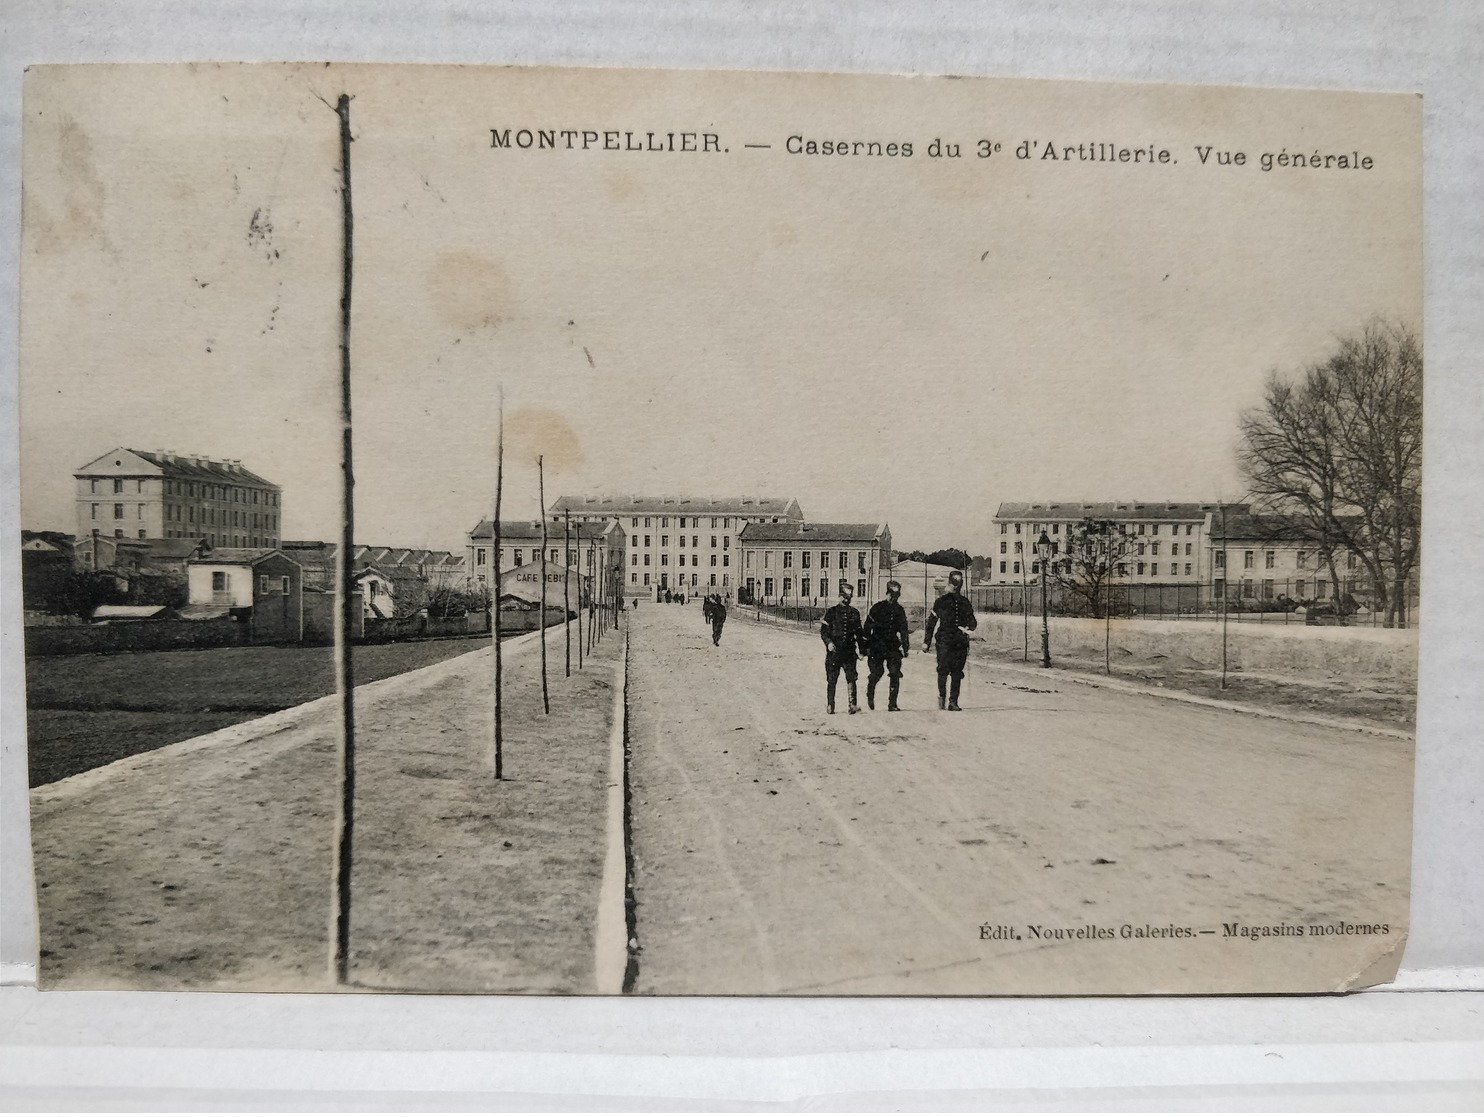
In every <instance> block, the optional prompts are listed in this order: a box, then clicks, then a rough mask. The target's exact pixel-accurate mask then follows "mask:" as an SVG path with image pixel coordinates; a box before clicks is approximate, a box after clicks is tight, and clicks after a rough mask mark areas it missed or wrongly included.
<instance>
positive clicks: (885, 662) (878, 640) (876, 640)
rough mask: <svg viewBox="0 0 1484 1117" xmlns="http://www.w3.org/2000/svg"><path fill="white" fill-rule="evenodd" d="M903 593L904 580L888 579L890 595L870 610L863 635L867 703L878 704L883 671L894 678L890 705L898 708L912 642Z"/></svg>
mask: <svg viewBox="0 0 1484 1117" xmlns="http://www.w3.org/2000/svg"><path fill="white" fill-rule="evenodd" d="M901 596H902V583H901V582H895V581H893V582H887V583H886V597H885V598H883V599H882V600H881V601H878V602H876V604H875V605H872V606H871V611H870V612H869V613H867V614H866V625H865V628H864V630H863V633H862V638H863V641H864V643H865V646H866V664H867V666H868V667H869V668H870V674H869V675H868V676H867V677H866V705H867V706H869V707H871V709H873V710H874V709H875V708H876V684H877V683H879V682H880V681H881V676H882V675H883V674H885V675H887V676H888V678H889V679H890V682H889V683H888V685H887V692H886V708H887V710H891V711H894V710H897V709H900V707H899V706H898V705H897V694H898V693H899V692H900V690H901V687H902V659H903V658H904V657H905V656H906V655H907V652H908V650H909V649H910V648H911V646H912V639H911V636H910V635H909V634H908V629H907V610H905V609H903V608H902V607H901V605H899V604H898V603H897V602H898V599H899V598H900V597H901Z"/></svg>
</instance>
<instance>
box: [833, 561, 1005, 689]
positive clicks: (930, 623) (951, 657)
mask: <svg viewBox="0 0 1484 1117" xmlns="http://www.w3.org/2000/svg"><path fill="white" fill-rule="evenodd" d="M963 584H964V576H963V574H962V573H960V572H959V571H957V570H955V571H952V572H951V573H950V574H949V575H948V589H947V592H945V593H944V594H942V595H941V596H940V597H939V598H938V600H937V601H935V602H934V603H933V609H932V612H931V613H929V614H928V618H927V628H926V630H925V632H924V636H923V649H922V650H923V651H924V652H926V651H928V650H930V649H931V648H932V647H933V638H934V636H935V635H936V637H937V650H938V709H940V710H942V709H948V710H957V709H959V704H958V697H959V688H960V686H962V684H963V680H964V665H965V664H966V663H967V662H968V658H969V631H970V630H973V629H975V628H978V627H979V619H978V618H977V617H975V616H974V607H973V606H972V605H970V604H969V599H968V598H966V597H965V596H964V595H963V594H962V593H961V592H960V590H962V588H963ZM852 596H853V595H852V593H851V589H850V585H849V583H847V582H842V583H840V602H839V604H838V605H832V606H830V608H829V609H827V610H826V611H825V614H824V617H823V619H822V620H821V621H820V625H819V638H820V639H821V640H823V641H824V647H825V657H824V675H825V681H826V690H825V701H826V704H827V708H828V710H829V712H830V713H832V714H833V713H834V712H835V689H836V685H837V684H838V682H839V679H840V676H841V675H842V674H843V675H844V676H845V681H846V683H848V684H849V686H850V707H849V710H850V712H851V713H852V714H855V713H859V712H860V705H859V704H858V703H857V702H856V690H855V686H856V654H857V652H859V653H860V654H861V655H864V656H865V657H866V663H867V665H868V666H869V669H870V674H869V675H868V676H867V679H866V705H868V706H870V707H871V709H873V710H874V709H875V708H876V684H877V683H878V682H880V681H881V676H882V675H883V674H885V675H887V677H888V678H889V679H890V685H889V688H888V690H887V699H886V708H887V709H888V710H892V711H895V710H898V709H900V707H899V706H898V705H897V695H898V693H899V691H900V689H901V685H902V659H903V657H905V656H906V655H907V652H908V650H909V649H910V647H911V643H912V642H911V637H910V634H909V632H908V629H907V611H906V610H905V609H903V608H902V606H901V605H900V604H899V599H900V598H901V596H902V584H901V583H900V582H896V581H891V582H887V583H886V597H885V598H884V599H883V600H881V601H878V602H876V604H875V605H872V606H871V611H870V612H869V613H868V614H867V615H866V620H865V623H864V624H862V623H861V615H860V613H859V612H857V611H856V608H855V606H853V605H852V604H851V603H850V602H851V598H852Z"/></svg>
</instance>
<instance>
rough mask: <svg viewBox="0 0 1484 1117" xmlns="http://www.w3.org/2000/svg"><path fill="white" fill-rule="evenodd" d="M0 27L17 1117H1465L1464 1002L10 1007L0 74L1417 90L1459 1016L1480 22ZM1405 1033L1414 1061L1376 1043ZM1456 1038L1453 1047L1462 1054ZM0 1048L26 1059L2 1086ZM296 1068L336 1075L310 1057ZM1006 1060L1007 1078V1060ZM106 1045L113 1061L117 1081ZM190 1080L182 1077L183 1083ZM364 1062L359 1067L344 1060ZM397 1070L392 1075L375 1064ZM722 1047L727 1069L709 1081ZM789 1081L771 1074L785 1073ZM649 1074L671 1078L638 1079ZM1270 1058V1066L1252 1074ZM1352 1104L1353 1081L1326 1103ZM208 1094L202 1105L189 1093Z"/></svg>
mask: <svg viewBox="0 0 1484 1117" xmlns="http://www.w3.org/2000/svg"><path fill="white" fill-rule="evenodd" d="M0 24H3V34H0V82H3V92H0V113H3V117H0V171H3V175H4V181H3V184H0V292H3V310H0V369H3V373H0V411H3V412H4V417H3V423H4V426H3V428H0V429H3V437H0V491H3V498H0V499H3V504H0V521H3V528H4V531H5V538H7V539H9V540H10V541H11V544H10V545H9V546H8V547H6V548H5V549H4V551H3V555H4V580H3V583H0V624H3V632H4V643H3V649H0V684H3V706H0V726H3V756H0V797H3V802H0V824H3V830H0V838H3V844H0V854H3V863H0V900H3V907H0V962H3V964H4V969H3V975H4V979H5V981H6V982H7V983H8V984H10V985H11V986H12V987H11V988H7V989H5V990H3V993H0V996H3V1001H4V1014H3V1019H0V1043H4V1044H5V1045H6V1046H7V1047H9V1048H11V1050H10V1052H9V1053H8V1054H7V1057H6V1059H5V1060H4V1062H5V1064H6V1065H7V1067H8V1068H10V1069H8V1070H6V1071H5V1072H3V1073H4V1079H5V1085H6V1090H7V1097H8V1098H9V1099H10V1101H11V1102H12V1103H22V1102H24V1101H25V1100H27V1099H32V1102H33V1104H39V1103H40V1101H41V1099H51V1100H59V1101H70V1102H71V1104H74V1105H90V1104H97V1101H98V1099H99V1098H100V1097H110V1098H114V1099H115V1100H117V1099H118V1098H119V1097H122V1096H125V1095H120V1094H119V1093H118V1091H119V1090H121V1089H124V1088H125V1087H126V1086H131V1084H133V1085H132V1088H133V1089H135V1090H136V1091H138V1092H134V1093H130V1094H128V1095H127V1096H128V1097H129V1098H130V1099H132V1101H134V1102H139V1103H141V1104H155V1105H175V1104H193V1105H196V1106H201V1105H213V1106H215V1105H220V1104H233V1103H235V1104H253V1103H255V1101H259V1100H265V1101H267V1102H268V1104H274V1103H275V1101H274V1099H276V1104H287V1105H297V1106H304V1105H312V1104H322V1103H325V1102H327V1101H329V1100H330V1097H331V1095H326V1094H324V1093H322V1092H321V1091H324V1090H326V1089H329V1090H333V1091H339V1092H340V1093H337V1094H335V1095H333V1096H335V1097H342V1098H345V1099H347V1100H348V1101H349V1103H350V1104H360V1105H365V1106H375V1105H379V1104H386V1101H385V1099H387V1098H400V1099H401V1102H400V1104H404V1105H406V1104H415V1102H414V1101H413V1100H412V1099H410V1098H409V1097H408V1096H407V1095H405V1094H402V1093H400V1091H403V1090H408V1089H422V1090H436V1091H440V1093H438V1094H437V1095H436V1096H435V1097H432V1098H428V1099H425V1102H424V1104H427V1105H437V1106H440V1107H449V1106H459V1105H462V1104H474V1103H477V1104H483V1105H491V1104H495V1105H504V1106H510V1105H523V1106H527V1107H529V1106H545V1105H552V1104H561V1103H562V1099H563V1098H566V1099H567V1104H601V1103H602V1102H604V1101H605V1100H606V1102H607V1104H609V1105H613V1106H629V1105H634V1104H638V1101H637V1099H640V1098H643V1097H646V1096H647V1097H652V1098H671V1099H679V1100H682V1101H683V1100H684V1099H690V1100H691V1101H692V1102H693V1103H694V1104H701V1105H718V1104H738V1103H743V1104H745V1103H746V1101H748V1100H751V1101H752V1102H753V1103H754V1104H760V1105H770V1106H771V1105H780V1104H787V1103H788V1101H789V1100H790V1099H793V1100H794V1101H795V1103H799V1102H802V1101H803V1100H804V1099H806V1098H813V1099H815V1101H814V1104H828V1105H839V1104H850V1103H852V1102H853V1103H854V1104H857V1105H879V1104H892V1105H907V1106H911V1105H923V1104H931V1105H934V1106H937V1107H953V1108H956V1107H959V1106H960V1105H980V1106H983V1105H998V1104H1008V1105H1015V1104H1021V1105H1042V1104H1050V1105H1056V1104H1060V1105H1063V1106H1065V1105H1087V1104H1105V1105H1120V1104H1126V1103H1127V1102H1128V1101H1129V1100H1130V1099H1131V1098H1141V1099H1143V1100H1145V1101H1146V1102H1147V1103H1148V1104H1151V1105H1164V1104H1172V1105H1179V1104H1182V1103H1183V1104H1187V1105H1188V1104H1192V1099H1202V1100H1205V1101H1218V1102H1219V1101H1221V1100H1223V1099H1225V1100H1226V1101H1227V1103H1228V1104H1238V1103H1240V1104H1257V1105H1263V1104H1284V1103H1285V1102H1286V1103H1287V1104H1289V1105H1297V1106H1300V1107H1303V1106H1306V1105H1308V1104H1315V1103H1317V1102H1321V1101H1322V1102H1324V1103H1326V1104H1335V1103H1339V1104H1345V1103H1346V1102H1347V1100H1348V1104H1350V1105H1362V1106H1365V1105H1373V1104H1374V1105H1386V1104H1388V1102H1391V1103H1399V1101H1400V1100H1401V1099H1406V1100H1409V1101H1411V1102H1412V1103H1413V1104H1444V1105H1447V1104H1451V1105H1455V1106H1456V1105H1469V1104H1478V1099H1479V1097H1480V1094H1479V1089H1480V1079H1479V1073H1480V1072H1478V1071H1477V1070H1475V1071H1473V1072H1472V1078H1470V1075H1469V1073H1468V1072H1467V1071H1466V1069H1465V1068H1467V1067H1469V1066H1479V1065H1484V1059H1481V1058H1480V1052H1484V1047H1481V1046H1480V1039H1481V1028H1480V1018H1481V1011H1480V1007H1479V1000H1478V999H1477V997H1476V996H1475V995H1471V994H1463V995H1460V996H1451V997H1450V996H1448V995H1446V994H1430V993H1420V992H1412V993H1397V992H1372V993H1367V994H1361V995H1358V996H1353V997H1349V998H1343V999H1306V1000H1303V1001H1289V1002H1274V1001H1270V1000H1225V1001H1207V1000H1186V1001H1161V1000H1152V999H1151V1000H1139V1001H1111V1002H1086V1001H1058V1002H1045V1001H1000V1002H918V1001H898V1002H865V1003H856V1004H849V1003H841V1002H811V1003H800V1002H772V1003H763V1002H709V1001H687V1002H651V1003H648V1004H644V1005H635V1004H613V1003H605V1002H598V1001H585V1002H543V1001H516V1002H510V1001H506V1000H503V999H499V998H489V999H487V1000H482V1001H481V1000H472V1001H470V1000H463V999H456V998H418V999H415V1000H407V999H402V1000H396V999H388V998H351V999H349V1000H354V1001H355V1002H356V1003H355V1004H353V1005H350V1004H347V1003H346V1001H347V1000H348V999H341V998H328V999H324V1000H319V1001H314V1002H312V1003H311V1002H309V1001H307V1000H306V999H303V998H287V997H252V998H225V997H212V996H204V995H195V996H190V997H168V996H146V995H85V994H75V995H60V994H53V995H49V996H46V997H40V996H38V995H37V994H35V993H34V991H31V990H29V989H26V988H25V987H24V982H25V981H27V980H28V979H29V971H28V970H27V967H29V965H30V963H31V961H32V958H33V955H34V951H35V921H34V915H33V912H32V905H31V881H30V857H29V849H28V836H27V814H26V777H25V762H24V754H23V747H24V728H23V719H22V715H23V689H22V682H21V674H22V662H21V649H20V639H19V637H20V624H21V608H20V595H19V573H18V565H19V564H18V562H16V561H15V559H16V556H17V555H18V551H17V548H16V547H15V545H14V544H15V540H16V533H17V532H18V530H19V527H20V524H19V523H18V521H17V510H16V502H15V494H16V459H17V455H16V427H15V392H14V384H15V359H16V344H15V330H16V320H15V307H16V301H17V300H16V275H17V269H16V252H17V241H18V230H19V212H20V208H19V202H20V198H19V143H20V128H19V111H20V106H19V96H20V82H21V72H22V69H23V67H24V66H25V65H27V64H31V63H36V62H81V61H99V60H118V61H167V60H188V59H221V60H280V59H326V58H328V59H337V60H367V61H410V62H469V63H521V64H538V63H562V64H568V65H614V66H617V65H627V66H672V67H718V68H739V69H740V68H767V69H794V70H855V71H887V72H927V73H962V74H985V75H998V76H1016V77H1046V78H1094V79H1103V80H1116V81H1174V82H1230V83H1239V84H1248V85H1283V86H1306V87H1322V88H1341V89H1384V90H1415V91H1420V92H1422V93H1423V94H1424V95H1425V111H1426V150H1427V164H1426V256H1427V270H1426V276H1427V279H1426V298H1427V310H1426V318H1425V335H1426V343H1427V347H1428V358H1429V361H1428V372H1427V386H1426V392H1427V395H1426V414H1427V445H1426V464H1425V478H1426V480H1425V486H1426V496H1425V509H1424V522H1425V524H1426V532H1427V535H1426V544H1425V547H1424V582H1423V606H1422V612H1423V614H1424V615H1425V617H1426V622H1425V624H1424V627H1423V630H1422V639H1421V649H1422V650H1421V658H1422V663H1421V712H1420V716H1419V719H1418V736H1417V745H1418V747H1417V794H1416V824H1415V845H1414V859H1415V874H1414V881H1413V914H1412V935H1411V940H1410V942H1409V945H1408V948H1407V953H1406V956H1405V959H1404V962H1403V967H1404V969H1403V974H1402V979H1401V980H1400V981H1399V983H1398V984H1399V985H1400V986H1403V987H1406V986H1410V987H1412V988H1433V989H1448V988H1453V989H1458V988H1474V989H1478V988H1480V987H1481V985H1484V981H1481V974H1484V868H1481V862H1484V858H1481V857H1480V853H1481V851H1484V812H1481V811H1480V810H1479V804H1478V799H1479V792H1480V788H1481V786H1484V749H1481V747H1480V738H1481V732H1480V728H1479V727H1480V725H1481V716H1480V715H1481V713H1484V686H1481V685H1480V680H1481V679H1484V641H1481V638H1480V635H1479V634H1480V632H1481V630H1484V579H1481V577H1480V573H1479V565H1478V562H1477V556H1478V555H1479V554H1480V553H1481V551H1484V516H1481V515H1480V509H1481V504H1484V502H1481V501H1480V499H1479V498H1480V497H1481V495H1484V494H1481V487H1484V482H1481V480H1480V479H1481V478H1484V377H1481V375H1480V362H1481V358H1484V317H1481V315H1480V314H1479V307H1480V306H1484V267H1481V262H1484V261H1481V254H1484V175H1481V174H1480V163H1481V159H1484V154H1481V147H1480V144H1479V137H1480V135H1481V134H1484V127H1481V125H1484V119H1481V116H1484V113H1481V109H1484V12H1481V9H1479V8H1478V7H1476V6H1475V5H1474V4H1472V3H1470V2H1467V0H1458V2H1452V3H1449V2H1435V3H1418V2H1416V0H1389V2H1379V0H1373V2H1359V3H1350V4H1338V3H1313V2H1310V3H1304V2H1299V0H1265V2H1264V0H1256V2H1254V0H1241V2H1237V0H1226V2H1211V3H1204V4H1193V3H1178V2H1156V0H1126V2H1122V3H1106V2H1104V3H1097V2H1094V0H1066V2H1061V3H1041V4H1037V3H1030V2H1019V3H1014V2H1010V3H1001V4H998V5H986V4H976V3H944V4H900V5H891V4H886V3H863V4H846V3H826V2H814V3H776V4H746V3H739V2H731V3H715V4H687V3H680V2H666V0H656V2H649V3H640V2H632V3H621V2H620V3H597V2H587V3H582V2H566V3H542V2H540V0H516V2H508V3H488V4H472V3H471V4H452V3H444V4H429V5H423V4H414V3H405V2H402V3H379V4H374V5H371V4H351V3H343V4H331V3H319V4H306V3H285V2H257V3H246V2H236V3H216V4H207V3H196V4H181V5H165V4H157V3H148V2H145V0H112V2H109V0H94V2H87V3H48V2H42V0H19V2H17V0H12V2H11V3H9V4H8V5H6V6H5V8H4V12H3V15H0ZM1357 809H1360V810H1363V809H1364V807H1363V805H1357ZM17 982H20V983H22V984H21V986H20V987H16V986H15V983H17ZM290 1021H292V1022H293V1025H292V1026H289V1025H288V1022H290ZM393 1021H400V1023H396V1024H394V1023H392V1022H393ZM327 1037H329V1039H327ZM1401 1038H1408V1039H1410V1040H1414V1041H1417V1042H1415V1043H1411V1044H1410V1045H1407V1046H1404V1047H1403V1046H1398V1045H1397V1044H1396V1042H1395V1041H1397V1040H1399V1039H1401ZM1260 1039H1261V1040H1267V1041H1268V1042H1267V1045H1266V1047H1264V1048H1262V1049H1261V1050H1258V1049H1256V1048H1254V1047H1253V1046H1252V1045H1253V1044H1255V1043H1257V1042H1258V1041H1259V1040H1260ZM1339 1041H1344V1042H1339ZM1465 1041H1467V1043H1471V1044H1472V1046H1460V1044H1461V1043H1464V1042H1465ZM1094 1044H1112V1045H1115V1049H1116V1051H1121V1052H1122V1053H1123V1054H1122V1056H1117V1055H1116V1054H1109V1053H1108V1051H1109V1049H1107V1048H1103V1049H1100V1050H1103V1051H1104V1054H1102V1055H1098V1054H1096V1053H1095V1051H1096V1050H1099V1049H1094V1048H1093V1047H1092V1045H1094ZM1317 1045H1322V1046H1317ZM21 1047H26V1048H29V1053H28V1054H26V1055H25V1056H24V1057H20V1056H21V1054H22V1053H21V1051H20V1050H19V1048H21ZM316 1047H319V1048H335V1049H342V1050H340V1052H339V1055H335V1054H334V1053H326V1052H325V1051H320V1052H319V1053H317V1054H316V1053H312V1052H311V1050H310V1049H312V1048H316ZM439 1047H444V1048H459V1049H462V1050H464V1051H465V1052H469V1051H471V1050H473V1051H477V1052H481V1053H482V1054H481V1055H480V1056H479V1057H478V1058H475V1057H473V1056H471V1058H472V1059H473V1061H472V1062H470V1063H468V1064H467V1065H466V1064H464V1063H460V1062H459V1061H458V1059H457V1058H456V1057H455V1056H453V1055H449V1056H438V1055H435V1054H434V1053H432V1052H431V1051H430V1050H429V1049H431V1048H439ZM891 1047H895V1048H897V1049H898V1050H897V1052H896V1056H897V1057H895V1058H885V1057H881V1056H879V1055H878V1054H874V1053H875V1052H880V1051H884V1050H886V1049H887V1048H891ZM207 1049H209V1050H207ZM408 1049H421V1050H408ZM1014 1049H1019V1051H1018V1055H1017V1058H1018V1059H1019V1061H1014V1060H1010V1061H1007V1059H1009V1055H1010V1054H1012V1053H1014ZM120 1050H124V1051H126V1052H127V1054H128V1056H129V1057H128V1058H127V1059H125V1060H124V1061H122V1062H117V1063H115V1062H111V1061H110V1057H111V1055H114V1054H117V1053H118V1052H119V1051H120ZM187 1051H191V1052H193V1054H191V1055H190V1056H189V1057H187V1054H186V1053H187ZM203 1051H205V1054H204V1055H203ZM356 1051H361V1052H378V1051H379V1052H381V1055H380V1056H378V1057H377V1058H374V1059H371V1058H366V1061H364V1062H362V1061H359V1060H361V1059H362V1058H364V1056H358V1055H356V1054H355V1052H356ZM397 1051H400V1052H401V1055H400V1056H398V1057H393V1056H392V1055H391V1054H388V1053H389V1052H397ZM493 1051H503V1052H505V1056H504V1057H502V1059H501V1061H500V1062H499V1064H498V1065H499V1067H500V1068H503V1069H500V1070H498V1071H497V1070H496V1069H495V1064H492V1063H490V1062H489V1054H488V1053H489V1052H493ZM562 1052H565V1054H561V1053H562ZM723 1052H730V1053H733V1057H732V1058H723V1057H720V1053H723ZM788 1052H793V1053H794V1055H795V1057H794V1058H793V1059H792V1060H783V1061H780V1057H781V1056H783V1055H784V1054H785V1053H788ZM1074 1052H1080V1053H1081V1057H1080V1061H1077V1060H1073V1061H1067V1059H1065V1058H1063V1056H1064V1055H1065V1056H1070V1055H1071V1054H1072V1053H1074ZM1254 1052H1256V1054H1254ZM577 1053H580V1054H577ZM666 1053H669V1054H671V1055H675V1056H680V1055H684V1056H685V1058H683V1059H682V1058H664V1059H660V1058H659V1057H660V1056H661V1055H664V1054H666ZM866 1053H873V1054H870V1055H867V1054H866ZM1038 1053H1039V1054H1038ZM1266 1054H1278V1055H1279V1056H1280V1058H1279V1059H1278V1060H1273V1059H1268V1058H1261V1057H1258V1056H1262V1055H1266ZM13 1056H15V1057H13ZM538 1056H539V1058H538ZM991 1056H994V1057H991ZM53 1057H54V1061H53V1062H48V1060H49V1059H52V1058H53ZM1253 1058H1256V1059H1257V1061H1255V1062H1253V1061H1252V1059H1253ZM646 1059H650V1060H654V1061H652V1062H645V1061H644V1060H646ZM852 1059H857V1060H859V1061H857V1062H852V1061H851V1060H852ZM1306 1059H1308V1060H1309V1061H1308V1062H1306V1061H1305V1060H1306ZM440 1060H441V1061H440ZM450 1060H452V1061H450ZM481 1060H482V1061H481ZM543 1060H545V1061H543ZM1278 1063H1284V1070H1283V1072H1282V1073H1278V1072H1275V1071H1274V1070H1273V1068H1274V1067H1275V1066H1276V1065H1277V1064H1278ZM80 1067H81V1068H83V1073H82V1075H81V1078H80V1079H79V1078H78V1068H80ZM69 1068H70V1069H69ZM1077 1068H1080V1069H1077ZM270 1069H271V1073H270ZM53 1074H54V1076H51V1075H53ZM893 1074H895V1075H896V1077H895V1078H893V1077H892V1076H893ZM269 1081H279V1082H281V1083H282V1084H283V1085H282V1089H281V1090H280V1091H279V1092H278V1093H277V1094H274V1095H267V1094H261V1093H258V1092H260V1091H262V1090H263V1089H264V1087H265V1084H266V1083H267V1082H269ZM1362 1081H1364V1082H1369V1083H1370V1084H1371V1085H1370V1086H1368V1087H1357V1086H1350V1085H1347V1083H1353V1082H1362ZM63 1082H77V1083H78V1087H77V1089H78V1090H81V1091H83V1092H81V1093H73V1094H58V1093H56V1092H55V1087H56V1086H57V1085H59V1084H60V1083H63ZM203 1090H212V1091H215V1092H212V1093H206V1094H200V1093H198V1092H199V1091H203ZM929 1090H933V1091H936V1092H933V1093H927V1092H926V1091H929ZM88 1091H92V1092H88ZM148 1091H153V1092H148ZM162 1091H163V1092H162ZM222 1091H227V1093H225V1094H224V1093H222ZM231 1091H236V1092H235V1093H233V1092H231ZM1079 1091H1080V1092H1079ZM1089 1091H1090V1092H1089ZM1098 1099H1101V1100H1100V1101H1099V1100H1098Z"/></svg>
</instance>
